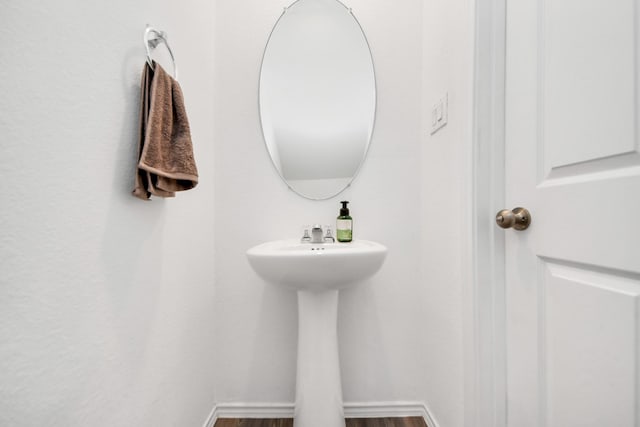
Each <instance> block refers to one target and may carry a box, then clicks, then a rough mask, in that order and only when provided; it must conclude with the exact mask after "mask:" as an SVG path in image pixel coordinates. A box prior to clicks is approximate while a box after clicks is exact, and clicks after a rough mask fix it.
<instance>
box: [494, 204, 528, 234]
mask: <svg viewBox="0 0 640 427" xmlns="http://www.w3.org/2000/svg"><path fill="white" fill-rule="evenodd" d="M496 224H498V226H499V227H501V228H513V229H515V230H518V231H520V230H526V229H527V228H529V225H530V224H531V214H530V213H529V211H528V210H526V209H525V208H514V209H513V210H509V209H503V210H501V211H500V212H498V213H497V214H496Z"/></svg>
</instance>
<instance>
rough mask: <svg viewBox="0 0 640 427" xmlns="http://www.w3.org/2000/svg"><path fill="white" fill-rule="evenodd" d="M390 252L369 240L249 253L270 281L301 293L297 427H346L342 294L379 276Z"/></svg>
mask: <svg viewBox="0 0 640 427" xmlns="http://www.w3.org/2000/svg"><path fill="white" fill-rule="evenodd" d="M386 255H387V248H386V247H385V246H383V245H381V244H379V243H376V242H371V241H368V240H354V241H353V242H350V243H322V244H311V243H300V242H299V241H297V240H277V241H273V242H267V243H263V244H261V245H258V246H254V247H253V248H251V249H249V250H248V251H247V257H248V259H249V263H250V264H251V267H253V269H254V270H255V271H256V273H258V275H260V276H261V277H262V278H263V279H265V280H266V281H268V282H270V283H273V284H274V285H277V286H284V287H286V288H288V289H291V290H294V291H297V292H298V367H297V376H296V403H295V413H294V427H344V426H345V421H344V410H343V405H342V384H341V382H340V363H339V357H338V335H337V320H338V291H339V289H342V288H345V287H348V286H350V285H353V284H355V283H357V282H359V281H361V280H363V279H366V278H368V277H370V276H372V275H373V274H375V273H376V272H377V271H378V270H379V269H380V267H381V266H382V263H383V262H384V259H385V257H386Z"/></svg>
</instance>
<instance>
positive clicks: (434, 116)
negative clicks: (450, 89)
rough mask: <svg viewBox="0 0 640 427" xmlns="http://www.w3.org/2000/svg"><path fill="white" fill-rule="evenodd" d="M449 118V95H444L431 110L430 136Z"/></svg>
mask: <svg viewBox="0 0 640 427" xmlns="http://www.w3.org/2000/svg"><path fill="white" fill-rule="evenodd" d="M448 116H449V94H448V93H446V94H445V95H444V97H443V98H441V99H440V100H439V101H438V102H437V103H436V104H435V105H434V106H433V108H432V109H431V135H433V134H434V133H436V132H438V131H439V130H440V129H442V128H443V127H444V126H445V125H446V124H447V120H448Z"/></svg>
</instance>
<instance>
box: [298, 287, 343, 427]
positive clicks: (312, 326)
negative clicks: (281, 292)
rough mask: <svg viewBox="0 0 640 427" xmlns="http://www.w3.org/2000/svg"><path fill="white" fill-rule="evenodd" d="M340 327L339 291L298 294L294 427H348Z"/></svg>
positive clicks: (303, 292) (299, 292)
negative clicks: (344, 400) (342, 375)
mask: <svg viewBox="0 0 640 427" xmlns="http://www.w3.org/2000/svg"><path fill="white" fill-rule="evenodd" d="M337 324H338V291H337V290H325V291H320V292H313V291H298V369H297V376H296V407H295V414H294V420H293V425H294V427H345V421H344V408H343V405H342V383H341V381H340V360H339V356H338V328H337Z"/></svg>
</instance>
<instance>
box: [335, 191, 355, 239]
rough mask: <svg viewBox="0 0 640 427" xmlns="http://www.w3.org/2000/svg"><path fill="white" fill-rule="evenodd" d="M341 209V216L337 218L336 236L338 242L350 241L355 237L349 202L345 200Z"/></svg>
mask: <svg viewBox="0 0 640 427" xmlns="http://www.w3.org/2000/svg"><path fill="white" fill-rule="evenodd" d="M340 203H342V208H341V209H340V216H339V217H338V218H337V220H336V237H337V238H338V242H350V241H351V240H352V239H353V218H351V217H350V216H349V208H348V207H347V205H348V204H349V202H347V201H344V202H340Z"/></svg>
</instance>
